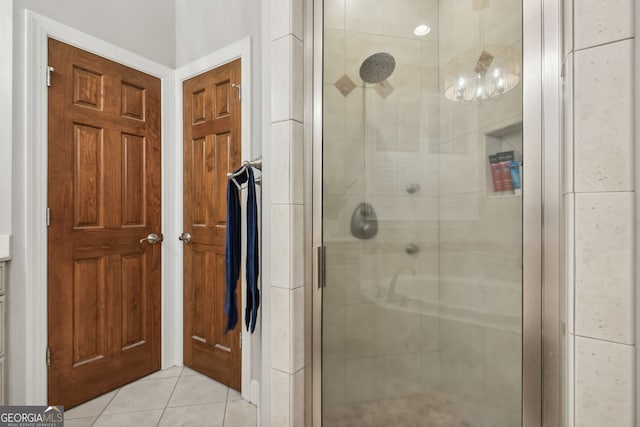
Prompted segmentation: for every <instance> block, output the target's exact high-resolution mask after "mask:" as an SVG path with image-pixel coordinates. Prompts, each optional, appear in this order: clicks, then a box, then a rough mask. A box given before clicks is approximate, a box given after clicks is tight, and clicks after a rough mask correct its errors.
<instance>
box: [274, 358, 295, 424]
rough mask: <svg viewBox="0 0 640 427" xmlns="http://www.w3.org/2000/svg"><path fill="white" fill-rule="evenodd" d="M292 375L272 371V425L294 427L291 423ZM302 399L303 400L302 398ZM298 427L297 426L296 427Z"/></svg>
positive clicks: (275, 370)
mask: <svg viewBox="0 0 640 427" xmlns="http://www.w3.org/2000/svg"><path fill="white" fill-rule="evenodd" d="M290 379H291V375H289V374H286V373H284V372H281V371H279V370H277V369H271V425H272V426H278V427H280V426H282V427H294V425H293V424H292V423H291V421H292V420H291V400H290V399H289V396H291V384H290ZM301 399H303V398H302V397H301ZM295 427H297V426H295Z"/></svg>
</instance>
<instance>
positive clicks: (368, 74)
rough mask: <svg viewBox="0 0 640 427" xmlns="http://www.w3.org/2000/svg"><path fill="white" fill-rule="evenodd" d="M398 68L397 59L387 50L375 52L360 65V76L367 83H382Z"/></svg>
mask: <svg viewBox="0 0 640 427" xmlns="http://www.w3.org/2000/svg"><path fill="white" fill-rule="evenodd" d="M395 69H396V60H395V59H394V58H393V56H391V55H390V54H388V53H386V52H378V53H374V54H373V55H371V56H370V57H368V58H367V59H365V60H364V61H362V65H361V66H360V78H361V79H362V81H364V82H365V83H380V82H382V81H384V80H386V79H388V78H389V76H390V75H391V74H393V70H395Z"/></svg>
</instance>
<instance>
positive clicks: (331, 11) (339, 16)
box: [324, 0, 346, 30]
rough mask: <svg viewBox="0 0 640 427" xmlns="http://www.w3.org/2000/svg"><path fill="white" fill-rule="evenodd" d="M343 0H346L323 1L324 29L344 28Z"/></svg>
mask: <svg viewBox="0 0 640 427" xmlns="http://www.w3.org/2000/svg"><path fill="white" fill-rule="evenodd" d="M345 1H346V0H326V1H325V2H324V28H325V29H334V30H344V29H345Z"/></svg>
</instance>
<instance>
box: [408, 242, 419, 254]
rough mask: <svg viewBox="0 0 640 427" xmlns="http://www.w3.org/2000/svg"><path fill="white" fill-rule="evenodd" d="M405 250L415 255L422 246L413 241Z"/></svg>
mask: <svg viewBox="0 0 640 427" xmlns="http://www.w3.org/2000/svg"><path fill="white" fill-rule="evenodd" d="M404 251H405V252H406V253H408V254H409V255H415V254H417V253H418V252H420V248H419V247H418V246H416V245H414V244H413V243H410V244H408V245H407V247H406V248H404Z"/></svg>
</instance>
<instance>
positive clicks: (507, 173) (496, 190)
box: [484, 122, 523, 197]
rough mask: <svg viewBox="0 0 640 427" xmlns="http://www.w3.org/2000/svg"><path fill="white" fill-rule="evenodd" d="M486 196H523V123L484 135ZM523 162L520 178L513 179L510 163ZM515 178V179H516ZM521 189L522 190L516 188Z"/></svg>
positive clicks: (519, 172)
mask: <svg viewBox="0 0 640 427" xmlns="http://www.w3.org/2000/svg"><path fill="white" fill-rule="evenodd" d="M484 142H485V158H484V165H485V195H486V196H487V197H513V196H520V195H521V194H522V163H523V159H522V122H518V123H515V124H513V125H509V126H505V127H502V128H499V129H495V130H492V131H490V132H487V133H485V134H484ZM511 161H519V162H521V165H520V166H521V167H520V170H519V171H518V172H517V173H518V174H519V183H518V182H517V181H518V178H515V177H513V175H512V173H511V170H510V166H509V163H511ZM514 178H515V179H514ZM516 187H520V188H516Z"/></svg>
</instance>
